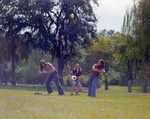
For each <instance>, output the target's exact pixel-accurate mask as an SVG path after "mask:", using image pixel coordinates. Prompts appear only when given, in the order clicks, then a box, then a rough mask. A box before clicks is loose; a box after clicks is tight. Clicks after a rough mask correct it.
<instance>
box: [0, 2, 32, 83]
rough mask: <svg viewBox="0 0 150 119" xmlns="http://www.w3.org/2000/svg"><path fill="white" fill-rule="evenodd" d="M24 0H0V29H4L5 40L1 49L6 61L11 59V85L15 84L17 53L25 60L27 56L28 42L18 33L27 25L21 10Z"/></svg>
mask: <svg viewBox="0 0 150 119" xmlns="http://www.w3.org/2000/svg"><path fill="white" fill-rule="evenodd" d="M25 1H26V0H24V1H18V0H7V1H6V0H1V1H0V26H1V27H0V30H1V31H4V40H5V41H4V42H5V48H4V49H3V51H4V52H3V54H4V55H5V58H6V59H7V61H10V60H11V61H12V74H11V83H12V85H16V82H15V63H17V62H19V55H21V59H23V58H25V59H26V60H27V59H28V57H29V56H28V52H29V49H28V44H27V43H24V39H22V37H21V34H20V33H21V31H22V30H23V29H24V28H26V27H27V24H26V19H25V17H24V15H23V13H24V10H23V9H22V10H21V8H23V5H24V4H23V3H24V2H25ZM24 14H25V13H24ZM1 45H2V44H1ZM18 49H19V50H18ZM20 49H21V50H20ZM19 53H20V54H19Z"/></svg>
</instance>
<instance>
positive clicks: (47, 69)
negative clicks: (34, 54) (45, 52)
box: [40, 60, 65, 95]
mask: <svg viewBox="0 0 150 119" xmlns="http://www.w3.org/2000/svg"><path fill="white" fill-rule="evenodd" d="M40 73H46V74H50V75H49V76H48V78H47V80H46V89H47V91H48V94H50V93H52V92H53V89H52V87H51V84H50V82H51V81H52V80H53V78H55V84H56V86H57V89H58V93H59V95H65V93H64V91H63V90H62V87H61V84H60V82H59V78H58V77H59V76H58V72H57V70H56V69H55V67H54V66H53V65H52V64H51V63H49V62H45V61H44V60H41V61H40Z"/></svg>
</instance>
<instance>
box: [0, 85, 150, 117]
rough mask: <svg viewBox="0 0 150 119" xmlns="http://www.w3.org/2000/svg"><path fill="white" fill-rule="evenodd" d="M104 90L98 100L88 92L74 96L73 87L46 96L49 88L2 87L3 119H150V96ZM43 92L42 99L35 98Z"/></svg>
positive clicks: (116, 88) (123, 89) (0, 106)
mask: <svg viewBox="0 0 150 119" xmlns="http://www.w3.org/2000/svg"><path fill="white" fill-rule="evenodd" d="M108 88H109V90H107V91H105V90H104V86H102V87H101V88H100V89H97V92H96V93H97V96H96V97H95V98H94V97H88V96H87V88H83V91H82V92H81V93H80V95H73V96H70V90H71V87H63V89H64V91H65V94H66V95H65V96H59V95H58V92H57V88H56V87H55V86H53V89H54V92H53V93H52V94H51V95H48V96H47V95H46V94H47V91H46V88H45V85H43V86H41V85H39V86H36V85H17V86H10V85H8V86H4V85H1V86H0V119H150V93H146V94H143V93H128V92H127V87H119V86H109V87H108ZM36 91H40V92H42V93H43V94H42V95H34V93H35V92H36Z"/></svg>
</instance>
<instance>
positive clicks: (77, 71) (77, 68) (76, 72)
mask: <svg viewBox="0 0 150 119" xmlns="http://www.w3.org/2000/svg"><path fill="white" fill-rule="evenodd" d="M68 69H69V74H73V75H74V76H76V77H77V79H76V80H72V81H71V83H72V88H71V94H70V95H73V90H74V87H75V85H77V87H78V90H77V91H76V92H75V94H76V95H79V93H78V92H79V91H82V86H81V83H80V82H79V77H80V76H81V78H83V76H82V71H81V67H80V65H79V64H76V65H75V67H74V70H73V71H70V65H68Z"/></svg>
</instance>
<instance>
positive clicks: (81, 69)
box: [74, 63, 82, 71]
mask: <svg viewBox="0 0 150 119" xmlns="http://www.w3.org/2000/svg"><path fill="white" fill-rule="evenodd" d="M77 65H79V64H78V63H77V64H76V65H75V67H74V70H77V68H76V66H77ZM79 70H80V71H81V70H82V69H81V66H80V65H79Z"/></svg>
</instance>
